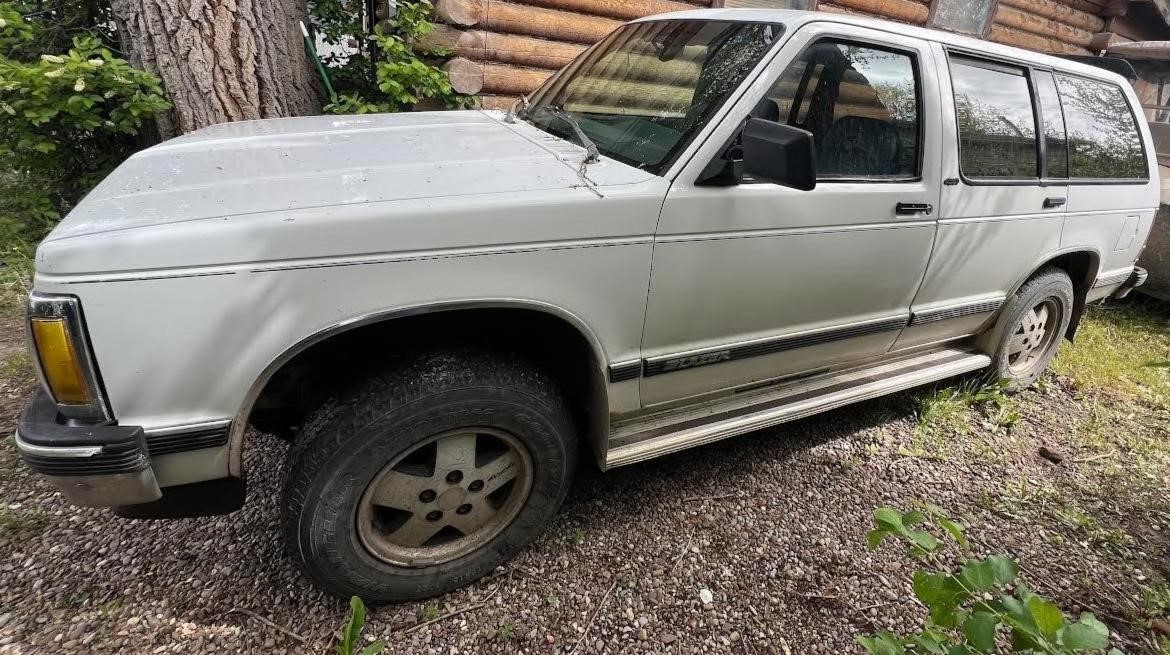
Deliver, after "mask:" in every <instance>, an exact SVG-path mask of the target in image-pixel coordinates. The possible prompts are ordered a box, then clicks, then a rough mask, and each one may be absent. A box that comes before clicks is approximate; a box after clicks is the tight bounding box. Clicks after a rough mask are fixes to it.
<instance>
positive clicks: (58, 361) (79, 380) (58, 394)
mask: <svg viewBox="0 0 1170 655" xmlns="http://www.w3.org/2000/svg"><path fill="white" fill-rule="evenodd" d="M32 337H33V346H34V348H35V349H36V355H37V358H38V360H39V361H40V363H41V373H42V374H43V375H44V376H45V383H46V384H48V386H49V391H51V392H52V394H53V399H54V400H56V401H57V403H58V404H61V405H88V404H89V403H90V402H91V401H92V399H91V398H90V396H89V389H88V388H87V387H86V384H85V376H84V375H83V374H82V372H81V363H80V361H79V360H78V357H77V349H76V347H74V344H73V339H72V338H71V337H70V335H69V329H68V326H66V324H65V319H62V318H34V319H32Z"/></svg>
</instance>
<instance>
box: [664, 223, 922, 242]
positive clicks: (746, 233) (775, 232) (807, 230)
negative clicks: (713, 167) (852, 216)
mask: <svg viewBox="0 0 1170 655" xmlns="http://www.w3.org/2000/svg"><path fill="white" fill-rule="evenodd" d="M933 226H934V221H933V220H931V221H902V222H888V223H858V224H842V225H825V226H820V227H781V228H762V229H758V230H737V231H734V232H685V233H679V234H667V235H663V236H659V237H657V238H656V239H655V240H654V241H655V243H678V242H685V241H722V240H724V239H750V238H754V237H772V236H789V235H802V234H835V233H838V232H866V231H869V230H896V229H898V228H903V227H933Z"/></svg>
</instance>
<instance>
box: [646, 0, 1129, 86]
mask: <svg viewBox="0 0 1170 655" xmlns="http://www.w3.org/2000/svg"><path fill="white" fill-rule="evenodd" d="M663 18H670V19H700V20H728V21H743V22H768V23H782V24H784V25H785V26H786V27H787V28H789V29H796V28H799V27H800V26H802V25H805V24H807V23H814V22H821V23H838V24H842V25H855V26H857V27H865V28H868V29H873V30H880V31H883V32H890V33H892V34H897V35H899V36H908V37H912V38H918V39H923V40H925V41H935V42H937V43H941V44H943V45H946V46H952V47H954V48H961V49H963V50H968V51H972V52H974V53H979V54H986V55H988V56H991V57H998V58H1004V59H1010V60H1014V61H1018V62H1020V63H1022V64H1030V65H1033V66H1042V67H1045V68H1053V69H1056V70H1060V71H1062V72H1068V73H1074V74H1077V75H1082V76H1084V77H1092V78H1097V79H1101V80H1109V81H1110V82H1114V83H1116V84H1121V85H1122V88H1125V89H1128V88H1129V85H1128V84H1127V83H1126V80H1125V78H1124V77H1122V76H1120V75H1117V74H1116V73H1112V72H1110V71H1107V70H1104V69H1101V68H1097V67H1096V66H1090V65H1088V64H1081V63H1078V62H1075V61H1070V60H1068V59H1061V58H1059V57H1053V56H1051V55H1046V54H1042V53H1039V52H1033V51H1031V50H1024V49H1023V48H1015V47H1012V46H1007V45H1003V44H1000V43H994V42H992V41H984V40H982V39H976V38H974V37H970V36H963V35H961V34H954V33H952V32H944V31H942V30H932V29H928V28H925V27H916V26H913V25H907V24H905V23H895V22H893V21H888V20H881V19H878V18H866V17H863V16H853V15H849V14H831V13H828V12H823V11H799V10H795V9H727V8H723V9H693V10H687V11H678V12H672V13H668V14H658V15H656V16H646V17H645V18H640V19H638V20H637V21H633V22H642V21H647V20H656V19H663Z"/></svg>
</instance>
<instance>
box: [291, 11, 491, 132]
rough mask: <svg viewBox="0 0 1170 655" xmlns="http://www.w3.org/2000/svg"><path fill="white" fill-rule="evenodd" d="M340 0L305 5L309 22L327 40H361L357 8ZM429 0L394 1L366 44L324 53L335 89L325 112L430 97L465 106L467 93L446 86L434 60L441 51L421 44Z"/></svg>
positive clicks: (400, 105)
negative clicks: (346, 52) (391, 12)
mask: <svg viewBox="0 0 1170 655" xmlns="http://www.w3.org/2000/svg"><path fill="white" fill-rule="evenodd" d="M346 6H347V3H346V2H345V1H344V0H317V1H316V2H314V3H313V5H312V6H311V8H310V11H311V12H312V15H313V23H314V26H315V27H316V28H317V29H318V31H319V33H320V34H321V35H322V36H323V38H324V40H325V41H326V42H328V43H332V44H337V43H341V42H343V41H347V40H350V39H353V40H355V41H358V42H360V39H359V37H360V35H361V21H360V20H355V19H354V16H360V14H359V13H356V12H352V11H346V10H344V7H346ZM433 11H434V6H433V5H432V4H431V2H430V0H413V1H410V2H401V3H399V4H398V11H397V13H396V14H395V16H394V17H393V18H389V19H387V20H384V21H382V22H380V23H379V24H378V25H377V27H376V28H375V30H374V34H373V35H372V36H370V37H369V38H368V39H367V40H366V41H367V44H366V47H364V48H363V49H361V50H359V52H358V53H356V54H354V55H351V56H349V57H345V58H343V57H337V56H328V57H326V58H325V59H324V60H323V62H322V63H323V64H325V66H326V71H327V72H328V74H329V76H330V80H332V82H333V85H334V88H335V89H337V95H336V97H334V98H332V99H331V100H330V102H329V104H327V105H326V106H325V111H326V112H327V113H333V114H367V113H374V112H389V111H402V110H407V109H413V108H414V107H415V106H417V105H419V104H420V103H435V104H438V105H441V106H443V107H446V108H448V109H454V108H460V107H469V106H471V103H472V98H471V97H470V96H467V95H464V94H461V93H458V92H456V91H455V90H454V89H452V88H451V82H450V80H448V78H447V74H446V73H444V72H443V70H442V69H441V68H439V66H438V64H439V63H440V62H441V60H442V58H443V57H444V56H446V54H447V53H446V52H444V51H441V50H435V49H427V48H425V47H424V46H423V45H422V43H421V41H422V39H423V37H425V36H426V35H427V34H429V33H430V32H431V30H433V29H434V25H433V24H432V23H431V21H430V17H431V14H432V13H433Z"/></svg>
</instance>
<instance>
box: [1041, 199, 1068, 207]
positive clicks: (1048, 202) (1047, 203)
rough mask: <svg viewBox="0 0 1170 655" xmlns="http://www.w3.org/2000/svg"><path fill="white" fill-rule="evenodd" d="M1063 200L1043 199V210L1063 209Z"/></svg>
mask: <svg viewBox="0 0 1170 655" xmlns="http://www.w3.org/2000/svg"><path fill="white" fill-rule="evenodd" d="M1064 203H1065V199H1064V198H1045V199H1044V209H1054V208H1056V207H1064Z"/></svg>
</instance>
